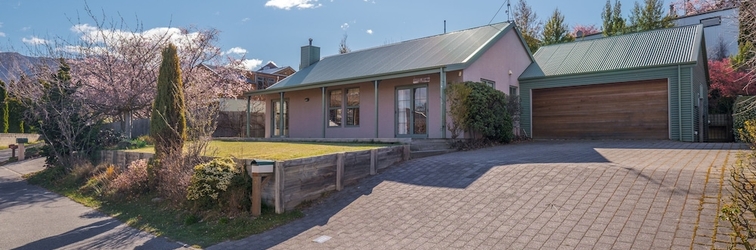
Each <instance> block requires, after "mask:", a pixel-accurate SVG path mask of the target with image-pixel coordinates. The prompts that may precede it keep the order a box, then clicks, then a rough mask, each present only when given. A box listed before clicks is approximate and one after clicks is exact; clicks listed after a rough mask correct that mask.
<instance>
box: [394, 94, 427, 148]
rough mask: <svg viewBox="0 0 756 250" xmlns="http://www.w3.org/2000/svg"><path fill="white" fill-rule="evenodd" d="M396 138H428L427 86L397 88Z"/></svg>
mask: <svg viewBox="0 0 756 250" xmlns="http://www.w3.org/2000/svg"><path fill="white" fill-rule="evenodd" d="M396 136H397V137H421V138H422V137H428V86H411V87H400V88H397V90H396Z"/></svg>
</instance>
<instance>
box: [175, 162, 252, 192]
mask: <svg viewBox="0 0 756 250" xmlns="http://www.w3.org/2000/svg"><path fill="white" fill-rule="evenodd" d="M240 173H241V171H240V170H239V169H238V168H237V167H236V163H235V162H234V160H232V159H231V158H216V159H213V160H212V161H210V162H208V163H203V164H200V165H197V166H196V167H194V175H192V180H191V183H190V184H189V189H188V192H187V197H186V198H187V199H188V200H190V201H196V200H200V199H203V198H207V197H209V198H211V199H213V200H217V199H218V195H219V194H220V193H222V192H224V191H226V190H227V189H228V187H229V185H231V181H232V179H233V178H234V176H235V175H238V174H240Z"/></svg>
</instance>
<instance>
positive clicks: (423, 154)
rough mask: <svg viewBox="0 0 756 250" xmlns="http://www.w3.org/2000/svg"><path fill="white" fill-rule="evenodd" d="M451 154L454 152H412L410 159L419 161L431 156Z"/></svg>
mask: <svg viewBox="0 0 756 250" xmlns="http://www.w3.org/2000/svg"><path fill="white" fill-rule="evenodd" d="M449 152H453V150H425V151H412V152H410V159H419V158H423V157H429V156H436V155H442V154H446V153H449Z"/></svg>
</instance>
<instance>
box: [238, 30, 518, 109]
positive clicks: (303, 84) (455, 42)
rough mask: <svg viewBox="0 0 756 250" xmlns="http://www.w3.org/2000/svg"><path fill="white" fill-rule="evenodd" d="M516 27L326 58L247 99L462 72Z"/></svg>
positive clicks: (467, 32)
mask: <svg viewBox="0 0 756 250" xmlns="http://www.w3.org/2000/svg"><path fill="white" fill-rule="evenodd" d="M513 27H514V25H511V24H509V23H506V22H505V23H497V24H491V25H486V26H481V27H477V28H471V29H467V30H461V31H456V32H450V33H446V34H441V35H435V36H430V37H425V38H419V39H414V40H409V41H404V42H399V43H395V44H389V45H385V46H380V47H376V48H371V49H365V50H359V51H353V52H350V53H346V54H340V55H334V56H329V57H325V58H323V59H321V60H320V61H318V62H316V63H314V64H312V65H310V66H309V67H307V68H304V69H302V70H300V71H299V72H297V73H295V74H293V75H291V76H289V77H287V78H286V79H284V80H281V81H280V82H278V83H276V84H275V85H273V86H270V87H269V88H267V89H264V90H259V91H253V92H249V93H247V95H257V94H266V93H274V92H280V91H285V90H287V91H290V90H297V89H306V88H313V87H320V86H332V85H339V84H347V83H351V82H359V81H366V80H370V79H372V78H376V80H377V78H380V77H386V76H396V75H400V74H404V73H413V72H418V71H427V70H436V71H437V70H440V69H441V68H442V67H447V70H457V69H462V68H465V67H467V66H468V65H469V64H470V63H472V62H473V61H475V59H477V57H478V56H480V55H481V54H483V52H485V50H486V49H488V47H490V46H491V45H493V44H494V43H495V42H496V41H498V40H499V39H500V38H501V37H502V36H503V35H504V34H506V33H507V32H508V31H509V30H512V28H513ZM520 37H522V36H520ZM523 43H524V42H523ZM525 47H526V48H527V46H525Z"/></svg>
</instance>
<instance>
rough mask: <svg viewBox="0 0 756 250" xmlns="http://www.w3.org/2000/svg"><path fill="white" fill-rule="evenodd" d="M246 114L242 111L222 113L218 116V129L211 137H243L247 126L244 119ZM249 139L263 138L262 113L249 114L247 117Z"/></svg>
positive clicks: (263, 121)
mask: <svg viewBox="0 0 756 250" xmlns="http://www.w3.org/2000/svg"><path fill="white" fill-rule="evenodd" d="M246 117H247V113H246V112H244V111H222V112H220V114H218V127H217V128H216V129H215V133H213V137H244V136H246V130H247V124H246V123H245V122H244V119H245V118H246ZM249 127H250V137H257V138H261V137H265V115H264V114H263V113H250V117H249Z"/></svg>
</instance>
